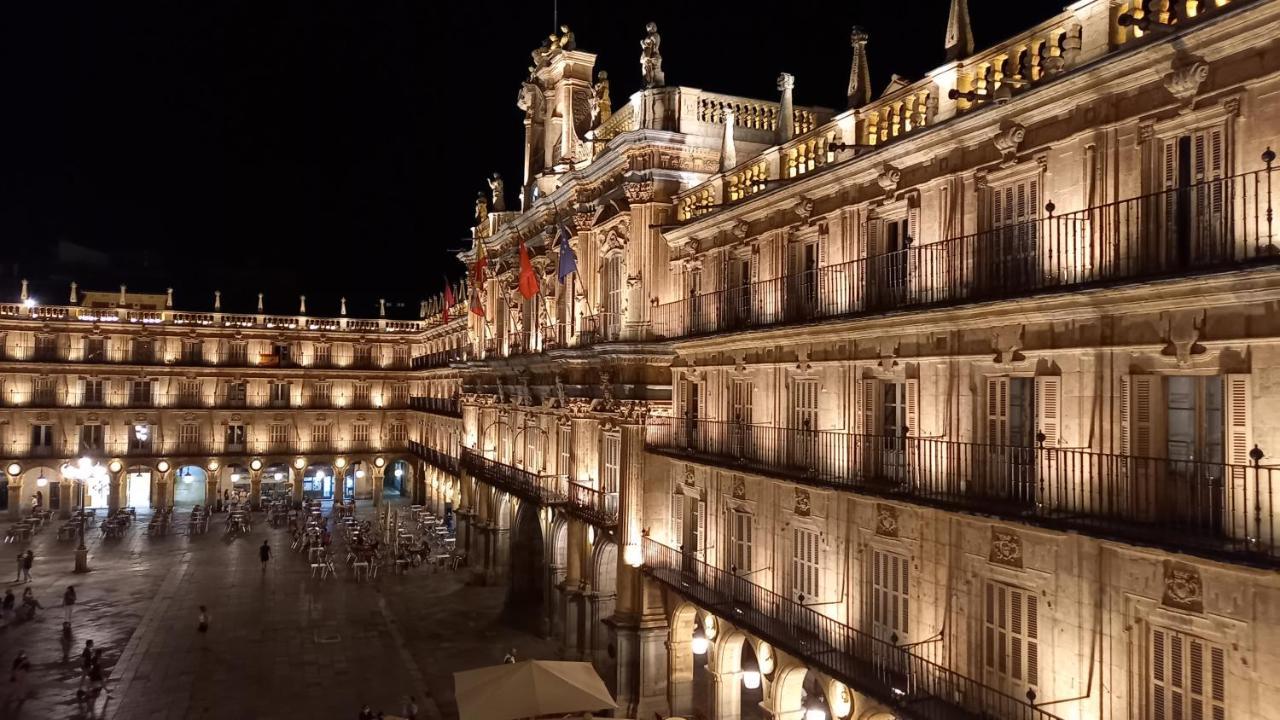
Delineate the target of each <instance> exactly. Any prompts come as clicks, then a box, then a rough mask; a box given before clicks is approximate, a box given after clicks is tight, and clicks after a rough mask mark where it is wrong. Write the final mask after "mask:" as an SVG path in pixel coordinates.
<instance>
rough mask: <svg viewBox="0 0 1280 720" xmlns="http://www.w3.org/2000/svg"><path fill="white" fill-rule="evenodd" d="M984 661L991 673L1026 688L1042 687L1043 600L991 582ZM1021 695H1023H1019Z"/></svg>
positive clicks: (989, 586) (1012, 685)
mask: <svg viewBox="0 0 1280 720" xmlns="http://www.w3.org/2000/svg"><path fill="white" fill-rule="evenodd" d="M985 609H986V612H985V613H984V625H985V627H984V630H985V632H984V635H983V658H984V664H985V665H986V668H987V671H988V672H989V673H992V674H994V675H995V676H996V677H998V678H1000V679H1001V680H1003V681H1005V682H1004V684H1005V686H1006V687H1009V688H1011V689H1014V688H1016V689H1022V688H1026V687H1037V686H1039V685H1040V598H1039V597H1038V596H1037V595H1035V593H1032V592H1028V591H1026V590H1023V589H1021V588H1016V587H1012V586H1008V585H1004V584H1003V583H997V582H992V581H988V582H987V585H986V608H985ZM1016 694H1021V693H1016Z"/></svg>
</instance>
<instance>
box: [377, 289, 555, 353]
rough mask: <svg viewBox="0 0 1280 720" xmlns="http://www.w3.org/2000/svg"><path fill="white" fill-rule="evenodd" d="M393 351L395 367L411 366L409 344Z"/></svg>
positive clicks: (397, 346) (396, 347) (399, 346)
mask: <svg viewBox="0 0 1280 720" xmlns="http://www.w3.org/2000/svg"><path fill="white" fill-rule="evenodd" d="M530 302H533V301H530ZM526 327H528V326H526ZM391 352H392V358H393V359H394V363H395V367H398V368H406V367H409V346H408V345H396V346H395V348H394V349H392V351H391Z"/></svg>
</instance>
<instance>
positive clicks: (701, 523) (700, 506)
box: [688, 497, 707, 560]
mask: <svg viewBox="0 0 1280 720" xmlns="http://www.w3.org/2000/svg"><path fill="white" fill-rule="evenodd" d="M688 503H689V512H691V513H693V514H694V517H693V520H694V523H693V532H694V535H693V551H694V552H696V553H698V557H699V558H700V559H702V560H705V559H706V554H705V552H704V551H705V550H706V549H707V540H706V538H707V504H706V503H705V502H703V501H702V500H699V499H698V498H693V497H691V498H689V499H688Z"/></svg>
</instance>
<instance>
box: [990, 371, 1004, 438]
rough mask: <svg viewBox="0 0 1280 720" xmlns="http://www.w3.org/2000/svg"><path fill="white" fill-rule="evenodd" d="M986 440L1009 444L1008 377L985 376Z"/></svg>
mask: <svg viewBox="0 0 1280 720" xmlns="http://www.w3.org/2000/svg"><path fill="white" fill-rule="evenodd" d="M987 442H988V443H989V444H992V445H1008V444H1009V378H1007V377H993V378H987Z"/></svg>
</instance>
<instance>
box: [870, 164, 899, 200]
mask: <svg viewBox="0 0 1280 720" xmlns="http://www.w3.org/2000/svg"><path fill="white" fill-rule="evenodd" d="M900 180H902V171H901V170H899V169H898V168H896V167H894V166H892V165H889V164H887V163H886V164H883V165H881V166H880V172H879V173H878V174H877V175H876V184H877V185H879V186H880V189H881V190H883V191H884V194H885V195H892V194H893V193H894V191H895V190H897V189H898V182H899V181H900Z"/></svg>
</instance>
